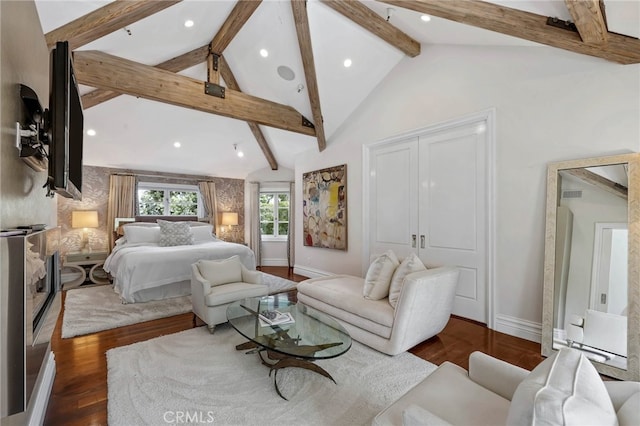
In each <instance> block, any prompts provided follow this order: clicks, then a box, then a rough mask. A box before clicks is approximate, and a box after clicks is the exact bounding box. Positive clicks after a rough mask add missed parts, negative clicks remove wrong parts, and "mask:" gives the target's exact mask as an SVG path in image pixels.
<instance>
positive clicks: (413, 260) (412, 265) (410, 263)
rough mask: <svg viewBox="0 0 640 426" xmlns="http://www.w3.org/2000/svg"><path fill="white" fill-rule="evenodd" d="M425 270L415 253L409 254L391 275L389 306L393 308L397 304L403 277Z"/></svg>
mask: <svg viewBox="0 0 640 426" xmlns="http://www.w3.org/2000/svg"><path fill="white" fill-rule="evenodd" d="M425 269H427V268H426V267H425V266H424V264H423V263H422V261H421V260H420V258H419V257H418V256H416V254H415V253H411V254H410V255H409V256H407V257H406V258H405V259H404V260H403V261H402V263H400V266H398V267H397V268H396V270H395V272H394V273H393V277H391V284H390V285H389V303H390V304H391V306H393V307H394V308H395V307H396V305H397V304H398V299H399V298H400V293H401V292H402V284H404V279H405V277H406V276H407V275H409V274H411V273H413V272H419V271H424V270H425Z"/></svg>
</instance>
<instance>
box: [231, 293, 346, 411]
mask: <svg viewBox="0 0 640 426" xmlns="http://www.w3.org/2000/svg"><path fill="white" fill-rule="evenodd" d="M275 310H277V311H279V312H281V313H290V314H291V317H292V318H293V321H294V322H292V323H288V324H281V325H265V323H264V322H263V321H262V322H261V320H260V319H259V315H258V314H259V313H262V312H264V311H275ZM227 320H228V321H229V324H231V326H232V327H233V328H234V329H236V331H237V332H238V333H240V334H242V335H243V336H244V337H246V338H247V339H248V340H249V341H248V342H246V343H242V344H240V345H237V346H236V349H237V350H248V352H247V354H253V353H257V354H258V356H259V357H260V360H261V361H262V363H263V364H264V365H266V366H267V367H269V368H270V370H269V376H271V373H272V372H274V375H273V383H274V385H275V388H276V392H277V393H278V395H280V397H281V398H283V399H285V400H286V399H287V398H285V397H284V396H283V395H282V393H281V392H280V389H279V388H278V381H277V376H278V370H280V369H282V368H287V367H298V368H304V369H307V370H311V371H313V372H316V373H318V374H321V375H323V376H325V377H327V378H329V379H331V380H332V381H333V382H334V383H336V381H335V380H334V379H333V377H331V375H330V374H329V373H328V372H327V371H326V370H325V369H323V368H322V367H320V366H319V365H317V364H314V363H313V361H315V360H319V359H329V358H335V357H337V356H340V355H342V354H344V353H345V352H347V351H348V350H349V348H351V337H350V336H349V333H348V332H347V331H346V330H345V329H344V328H343V327H342V326H341V325H340V324H339V323H338V322H337V321H336V320H334V319H333V318H331V317H330V316H328V315H326V314H323V313H322V312H319V311H316V310H315V309H312V308H309V307H308V306H304V305H301V304H295V303H293V302H291V301H289V300H287V299H286V298H282V297H281V296H265V297H253V298H247V299H243V300H240V301H237V302H234V303H232V304H231V305H229V307H228V308H227Z"/></svg>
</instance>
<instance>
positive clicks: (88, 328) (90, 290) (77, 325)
mask: <svg viewBox="0 0 640 426" xmlns="http://www.w3.org/2000/svg"><path fill="white" fill-rule="evenodd" d="M262 282H263V284H265V285H267V286H269V294H274V293H279V292H282V291H287V290H291V289H294V288H296V283H295V282H294V281H290V280H286V279H284V278H280V277H276V276H275V275H270V274H266V273H264V272H262ZM185 312H191V297H190V296H183V297H174V298H171V299H165V300H156V301H152V302H145V303H127V304H123V303H122V302H121V301H120V297H119V296H118V294H117V293H116V292H115V291H113V288H112V287H111V286H109V285H105V286H97V287H87V288H76V289H73V290H69V291H67V295H66V297H65V302H64V314H63V317H62V338H69V337H74V336H81V335H83V334H89V333H96V332H98V331H103V330H110V329H112V328H117V327H123V326H125V325H131V324H137V323H140V322H145V321H151V320H154V319H158V318H166V317H170V316H173V315H179V314H184V313H185Z"/></svg>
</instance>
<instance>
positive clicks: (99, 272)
mask: <svg viewBox="0 0 640 426" xmlns="http://www.w3.org/2000/svg"><path fill="white" fill-rule="evenodd" d="M107 256H108V253H107V252H106V251H94V252H91V253H67V255H66V256H65V258H64V264H63V265H62V267H63V268H70V269H74V270H76V271H78V272H80V273H82V275H81V276H80V278H78V279H76V280H74V281H71V282H68V283H65V287H77V286H81V285H83V284H85V283H87V282H88V283H93V284H109V283H110V281H109V275H108V274H107V273H106V272H105V271H104V269H102V266H103V265H104V261H105V260H106V259H107Z"/></svg>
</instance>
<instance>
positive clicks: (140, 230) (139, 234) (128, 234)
mask: <svg viewBox="0 0 640 426" xmlns="http://www.w3.org/2000/svg"><path fill="white" fill-rule="evenodd" d="M122 229H123V231H124V237H125V238H126V240H127V243H129V244H142V243H147V244H158V243H159V242H160V227H159V226H157V225H156V226H134V225H126V226H123V227H122Z"/></svg>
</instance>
